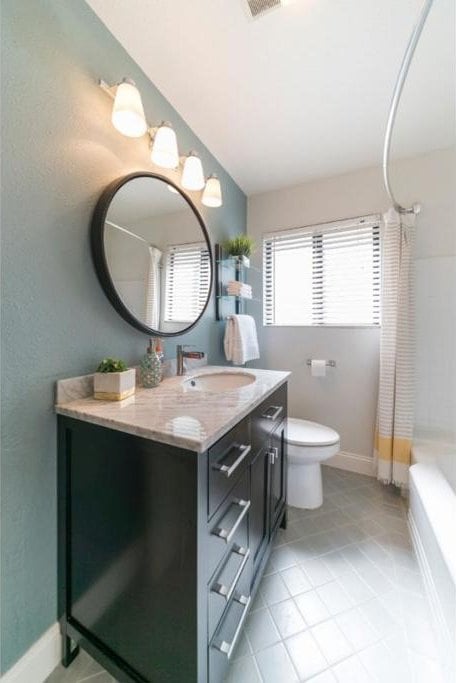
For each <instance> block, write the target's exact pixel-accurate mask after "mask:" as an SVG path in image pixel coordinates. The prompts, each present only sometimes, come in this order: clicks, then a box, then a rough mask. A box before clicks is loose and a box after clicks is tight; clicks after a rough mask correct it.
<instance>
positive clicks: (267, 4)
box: [247, 0, 282, 18]
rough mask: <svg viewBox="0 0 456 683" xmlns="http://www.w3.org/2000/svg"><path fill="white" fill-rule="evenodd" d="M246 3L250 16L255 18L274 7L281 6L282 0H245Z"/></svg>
mask: <svg viewBox="0 0 456 683" xmlns="http://www.w3.org/2000/svg"><path fill="white" fill-rule="evenodd" d="M247 5H248V6H249V10H250V14H251V15H252V17H253V18H256V17H259V16H261V15H262V14H263V13H264V12H269V10H271V9H274V8H275V7H281V5H282V2H281V0H247Z"/></svg>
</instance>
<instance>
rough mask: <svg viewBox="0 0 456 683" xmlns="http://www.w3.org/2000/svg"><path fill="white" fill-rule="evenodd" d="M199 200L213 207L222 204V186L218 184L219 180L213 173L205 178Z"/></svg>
mask: <svg viewBox="0 0 456 683" xmlns="http://www.w3.org/2000/svg"><path fill="white" fill-rule="evenodd" d="M201 201H202V202H203V204H204V206H211V207H213V208H218V207H219V206H222V188H221V186H220V180H219V179H218V177H217V176H216V175H215V173H213V174H212V175H210V176H209V178H208V179H207V182H206V187H205V188H204V192H203V196H202V198H201Z"/></svg>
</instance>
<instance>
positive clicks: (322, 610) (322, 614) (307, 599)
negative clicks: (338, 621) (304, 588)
mask: <svg viewBox="0 0 456 683" xmlns="http://www.w3.org/2000/svg"><path fill="white" fill-rule="evenodd" d="M295 602H296V604H297V606H298V609H299V611H300V612H301V614H302V616H303V617H304V620H305V622H306V624H307V625H308V626H315V625H316V624H318V623H319V622H320V621H325V619H328V618H329V617H330V613H329V611H328V609H327V607H326V605H325V604H324V602H322V600H321V598H320V596H319V595H318V593H317V592H316V590H312V591H308V592H307V593H302V594H301V595H298V596H297V597H296V598H295Z"/></svg>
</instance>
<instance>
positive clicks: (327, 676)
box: [306, 669, 337, 683]
mask: <svg viewBox="0 0 456 683" xmlns="http://www.w3.org/2000/svg"><path fill="white" fill-rule="evenodd" d="M306 683H337V679H336V677H335V676H334V674H333V673H332V672H331V671H330V670H329V669H327V670H326V671H323V673H321V674H318V676H312V678H306Z"/></svg>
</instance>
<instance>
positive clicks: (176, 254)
mask: <svg viewBox="0 0 456 683" xmlns="http://www.w3.org/2000/svg"><path fill="white" fill-rule="evenodd" d="M165 278H166V280H165V288H166V289H165V291H166V294H165V297H166V298H165V322H179V323H187V322H194V321H195V319H196V318H197V317H198V316H199V314H200V313H201V311H202V310H203V308H204V304H205V303H206V299H207V294H208V291H209V281H210V259H209V251H208V249H207V246H206V244H176V245H173V246H172V247H170V248H169V249H168V251H167V255H166V271H165Z"/></svg>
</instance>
